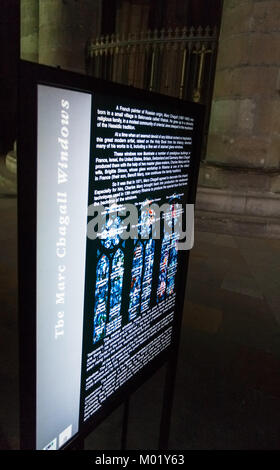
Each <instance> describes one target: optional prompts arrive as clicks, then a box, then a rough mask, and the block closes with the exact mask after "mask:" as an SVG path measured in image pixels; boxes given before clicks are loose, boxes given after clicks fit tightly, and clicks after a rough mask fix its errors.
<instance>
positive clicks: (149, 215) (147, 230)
mask: <svg viewBox="0 0 280 470" xmlns="http://www.w3.org/2000/svg"><path fill="white" fill-rule="evenodd" d="M149 203H150V201H145V202H144V203H143V204H142V207H141V221H140V234H141V238H144V239H147V238H149V237H150V234H151V230H152V225H153V223H154V222H155V212H154V210H153V209H152V208H151V207H149Z"/></svg>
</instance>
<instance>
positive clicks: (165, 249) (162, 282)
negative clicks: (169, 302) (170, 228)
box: [157, 234, 170, 301]
mask: <svg viewBox="0 0 280 470" xmlns="http://www.w3.org/2000/svg"><path fill="white" fill-rule="evenodd" d="M169 249H170V236H169V235H168V234H166V235H165V236H164V237H163V240H162V245H161V255H160V265H159V280H158V289H157V300H158V301H160V300H163V299H164V298H165V294H166V281H167V279H166V278H167V267H168V261H169Z"/></svg>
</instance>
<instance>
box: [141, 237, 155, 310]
mask: <svg viewBox="0 0 280 470" xmlns="http://www.w3.org/2000/svg"><path fill="white" fill-rule="evenodd" d="M154 252H155V240H153V239H150V240H149V241H148V242H147V244H146V250H145V262H144V276H143V285H142V298H141V312H144V311H145V310H147V309H148V308H149V301H150V296H151V290H152V276H153V264H154Z"/></svg>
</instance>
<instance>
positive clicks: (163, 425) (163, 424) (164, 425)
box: [158, 348, 178, 450]
mask: <svg viewBox="0 0 280 470" xmlns="http://www.w3.org/2000/svg"><path fill="white" fill-rule="evenodd" d="M177 362H178V350H177V348H176V350H175V351H174V353H173V354H172V355H171V357H170V359H169V360H168V362H167V365H166V375H165V384H164V391H163V402H162V412H161V421H160V431H159V443H158V448H159V450H167V449H168V441H169V434H170V423H171V414H172V406H173V398H174V388H175V379H176V371H177Z"/></svg>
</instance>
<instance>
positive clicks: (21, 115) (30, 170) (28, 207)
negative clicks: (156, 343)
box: [18, 61, 204, 449]
mask: <svg viewBox="0 0 280 470" xmlns="http://www.w3.org/2000/svg"><path fill="white" fill-rule="evenodd" d="M38 84H43V85H48V86H55V87H61V88H67V89H70V90H76V91H82V92H88V93H93V94H94V93H108V94H110V95H114V96H120V97H122V96H125V97H131V98H133V99H135V98H136V99H138V100H140V101H141V100H143V101H144V102H147V101H149V102H150V103H151V104H162V103H164V104H165V105H167V106H170V108H171V109H173V110H174V109H176V110H177V112H178V111H180V110H181V111H186V110H187V111H189V112H191V113H192V115H194V116H195V118H196V127H195V132H194V138H193V141H194V145H193V156H192V161H191V168H190V175H191V177H190V178H189V192H188V201H187V202H188V203H190V204H194V203H195V198H196V189H197V179H198V171H199V163H200V154H201V142H202V133H203V119H204V106H202V105H200V104H197V103H192V102H186V101H182V100H179V99H176V98H172V97H169V96H164V95H160V94H157V93H152V92H148V91H144V90H139V89H136V88H132V87H129V86H125V85H119V84H115V83H111V82H107V81H103V80H99V79H94V78H92V77H89V76H84V75H79V74H76V73H73V72H69V71H64V70H61V69H58V68H57V69H56V68H52V67H47V66H43V65H38V64H34V63H31V62H26V61H20V66H19V94H18V102H19V108H18V277H19V352H20V436H21V440H20V442H21V443H20V447H21V449H35V448H36V218H37V216H36V210H37V204H36V198H37V86H38ZM188 260H189V252H180V260H179V266H178V271H180V276H179V279H178V284H177V305H176V312H175V320H174V324H173V325H174V327H173V337H172V343H171V345H170V346H169V347H168V348H167V349H166V350H164V351H162V352H161V353H160V354H159V355H158V356H157V357H156V358H155V359H153V360H152V361H151V362H150V363H149V364H148V365H146V366H144V368H143V369H142V370H141V371H140V372H138V373H137V374H136V375H135V376H134V377H133V378H131V379H130V380H129V381H128V382H126V383H125V384H124V385H123V386H122V387H121V388H119V389H118V390H117V391H116V392H115V393H114V394H113V395H112V397H110V398H109V399H108V400H107V401H106V402H105V403H104V406H103V407H102V408H101V409H100V410H99V411H97V413H96V414H95V415H94V416H93V417H92V418H90V420H89V422H88V424H86V425H84V426H83V429H81V430H80V431H79V432H78V433H77V434H76V435H74V436H73V438H72V439H70V440H69V441H68V442H67V444H66V445H65V446H64V447H62V448H66V449H69V448H71V447H73V445H75V443H76V442H77V440H79V439H82V438H84V437H86V436H87V435H88V434H89V433H90V432H91V431H92V430H93V429H94V428H96V427H97V426H98V425H99V424H100V423H101V422H102V421H103V420H104V419H105V418H106V417H107V416H108V415H109V414H110V413H111V412H112V411H113V410H114V409H115V408H116V407H118V406H119V405H120V404H122V403H123V402H124V401H125V400H127V399H128V397H129V396H130V395H131V394H132V393H133V391H134V390H136V389H137V388H138V387H139V386H140V385H141V384H143V383H144V382H145V381H146V380H147V379H148V378H150V377H151V376H152V375H153V374H154V372H155V371H156V370H158V369H159V368H160V367H161V366H163V365H164V364H169V366H168V373H167V378H166V385H165V393H164V403H163V415H162V422H161V437H160V447H164V442H165V441H166V439H167V436H168V429H167V428H168V424H169V421H170V414H169V412H167V411H166V409H167V408H170V409H171V401H172V393H173V388H174V380H175V372H176V364H177V356H178V347H179V338H180V331H181V322H182V312H183V303H184V294H185V285H186V279H187V270H188ZM166 403H169V406H168V407H166Z"/></svg>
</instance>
